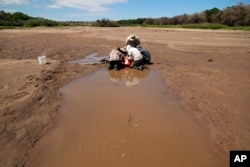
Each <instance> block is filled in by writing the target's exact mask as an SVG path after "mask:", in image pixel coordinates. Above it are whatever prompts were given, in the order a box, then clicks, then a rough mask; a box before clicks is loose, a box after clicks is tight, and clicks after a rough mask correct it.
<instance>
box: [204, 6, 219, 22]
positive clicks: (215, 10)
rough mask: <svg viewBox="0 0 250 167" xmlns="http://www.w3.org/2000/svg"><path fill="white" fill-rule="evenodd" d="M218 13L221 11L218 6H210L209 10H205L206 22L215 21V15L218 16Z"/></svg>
mask: <svg viewBox="0 0 250 167" xmlns="http://www.w3.org/2000/svg"><path fill="white" fill-rule="evenodd" d="M218 13H221V11H220V10H219V9H218V8H212V9H210V10H205V15H206V19H207V22H209V23H212V22H215V20H216V21H217V19H216V18H217V17H219V15H218Z"/></svg>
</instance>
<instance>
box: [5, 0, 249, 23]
mask: <svg viewBox="0 0 250 167" xmlns="http://www.w3.org/2000/svg"><path fill="white" fill-rule="evenodd" d="M239 2H243V3H245V4H250V0H0V10H4V11H6V12H10V13H13V12H17V11H19V12H23V13H25V14H28V15H29V16H33V17H44V18H47V19H52V20H57V21H95V20H97V19H103V18H108V19H111V20H121V19H136V18H139V17H151V18H158V17H173V16H176V15H180V14H184V13H186V14H193V13H195V12H202V11H204V10H206V9H211V8H214V7H217V8H219V9H221V10H222V9H225V8H226V7H229V6H233V5H236V4H238V3H239Z"/></svg>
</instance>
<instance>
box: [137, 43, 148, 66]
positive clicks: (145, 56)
mask: <svg viewBox="0 0 250 167" xmlns="http://www.w3.org/2000/svg"><path fill="white" fill-rule="evenodd" d="M136 48H137V49H138V50H139V51H140V52H141V54H142V56H143V63H144V64H150V61H151V54H150V52H149V51H148V50H147V49H144V48H142V47H141V45H137V46H136Z"/></svg>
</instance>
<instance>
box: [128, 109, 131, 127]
mask: <svg viewBox="0 0 250 167" xmlns="http://www.w3.org/2000/svg"><path fill="white" fill-rule="evenodd" d="M131 121H132V114H131V112H130V113H129V115H128V125H130V122H131Z"/></svg>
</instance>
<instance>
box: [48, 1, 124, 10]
mask: <svg viewBox="0 0 250 167" xmlns="http://www.w3.org/2000/svg"><path fill="white" fill-rule="evenodd" d="M53 1H54V3H53V4H51V5H49V6H48V7H49V8H62V7H71V8H77V9H82V10H86V11H89V12H103V11H106V10H108V9H107V7H106V5H109V4H115V3H122V2H127V0H53Z"/></svg>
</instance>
